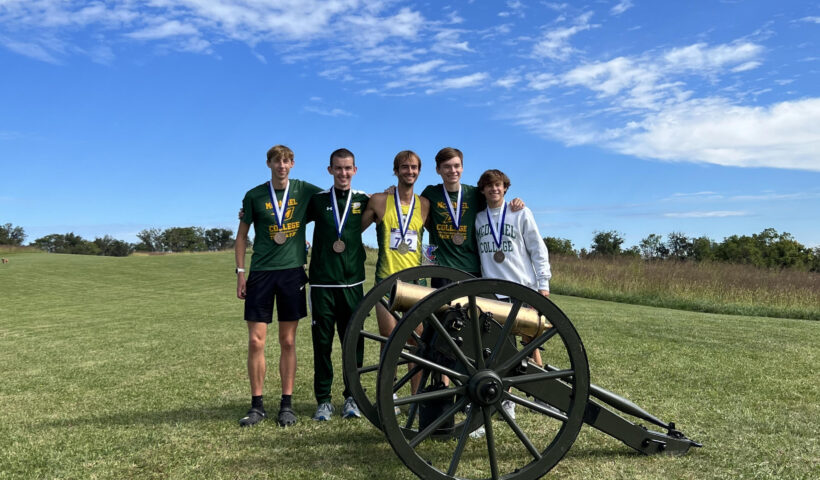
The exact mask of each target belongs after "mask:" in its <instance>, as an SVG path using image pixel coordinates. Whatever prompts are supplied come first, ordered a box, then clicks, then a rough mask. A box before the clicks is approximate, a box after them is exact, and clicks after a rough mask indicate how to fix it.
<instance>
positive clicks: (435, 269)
mask: <svg viewBox="0 0 820 480" xmlns="http://www.w3.org/2000/svg"><path fill="white" fill-rule="evenodd" d="M432 278H443V279H446V280H450V281H458V280H466V279H470V278H474V277H473V276H472V275H470V274H469V273H467V272H463V271H461V270H458V269H455V268H449V267H442V266H438V265H424V266H420V267H413V268H408V269H406V270H402V271H401V272H398V273H395V274H393V275H391V276H389V277H387V278H386V279H384V280H382V281H381V282H379V283H378V284H377V285H374V286H373V288H371V289H370V291H369V292H367V294H366V295H365V296H364V298H362V301H361V302H360V303H359V308H357V309H356V311H355V312H354V313H353V316H352V317H351V318H350V322H348V325H347V330H346V331H345V338H344V342H343V344H342V368H343V371H344V379H345V384H346V386H347V388H348V390H349V391H350V393H351V395H352V396H353V399H354V400H356V404H357V405H358V406H359V410H360V411H361V412H362V414H363V415H364V416H365V417H366V418H367V419H368V420H370V423H372V424H373V425H375V426H376V428H378V429H381V423H380V422H379V413H378V411H377V410H376V406H375V405H376V376H377V374H378V369H379V365H378V363H373V362H370V363H369V364H368V363H367V362H366V363H365V364H364V365H362V366H361V367H359V366H358V364H357V361H356V360H357V359H356V347H357V345H358V343H359V342H364V348H365V352H368V351H369V350H370V349H375V351H378V349H380V348H381V346H382V345H384V344H385V343H386V342H387V338H386V337H383V336H381V335H380V334H379V328H378V326H377V325H376V320H375V319H376V311H375V310H376V305H377V304H378V303H381V304H382V305H384V306H385V307H387V301H386V300H385V298H384V297H385V296H386V295H389V294H390V290H391V289H392V288H393V285H395V284H396V281H397V280H401V281H402V282H416V281H418V280H421V279H432ZM394 315H396V318H397V320H401V317H400V316H399V315H400V314H397V313H394ZM369 316H370V317H371V318H372V321H371V322H369V324H366V320H367V318H368V317H369ZM371 357H372V355H371ZM376 358H378V356H376ZM362 377H366V378H367V379H369V382H364V383H367V384H370V385H372V388H371V390H370V395H369V396H368V392H367V388H366V387H364V386H363V378H362Z"/></svg>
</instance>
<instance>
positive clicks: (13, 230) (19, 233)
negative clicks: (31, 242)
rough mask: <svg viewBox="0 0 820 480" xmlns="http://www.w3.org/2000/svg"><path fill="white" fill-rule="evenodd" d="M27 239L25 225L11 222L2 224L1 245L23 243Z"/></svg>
mask: <svg viewBox="0 0 820 480" xmlns="http://www.w3.org/2000/svg"><path fill="white" fill-rule="evenodd" d="M25 239H26V232H25V230H23V227H15V226H13V225H12V224H10V223H7V224H5V225H0V245H22V244H23V241H24V240H25Z"/></svg>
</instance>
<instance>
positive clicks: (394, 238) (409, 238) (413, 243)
mask: <svg viewBox="0 0 820 480" xmlns="http://www.w3.org/2000/svg"><path fill="white" fill-rule="evenodd" d="M401 243H402V238H401V232H400V231H399V229H398V228H391V229H390V250H398V248H399V244H401ZM404 243H405V244H407V246H408V247H409V248H410V251H411V252H417V251H418V247H419V234H418V232H417V231H415V230H407V233H405V234H404Z"/></svg>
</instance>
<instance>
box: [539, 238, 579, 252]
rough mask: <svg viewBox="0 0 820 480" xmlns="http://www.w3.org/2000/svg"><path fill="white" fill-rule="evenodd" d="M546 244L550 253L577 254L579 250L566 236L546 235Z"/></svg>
mask: <svg viewBox="0 0 820 480" xmlns="http://www.w3.org/2000/svg"><path fill="white" fill-rule="evenodd" d="M544 245H546V246H547V250H548V251H549V253H550V254H555V255H572V256H576V255H577V252H576V251H575V249H574V248H573V245H572V242H571V241H569V239H566V238H557V237H544Z"/></svg>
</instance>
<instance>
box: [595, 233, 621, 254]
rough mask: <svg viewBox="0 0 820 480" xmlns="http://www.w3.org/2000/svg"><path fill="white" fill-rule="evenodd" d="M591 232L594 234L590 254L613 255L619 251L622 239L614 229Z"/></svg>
mask: <svg viewBox="0 0 820 480" xmlns="http://www.w3.org/2000/svg"><path fill="white" fill-rule="evenodd" d="M593 233H595V236H594V237H593V238H592V245H591V254H592V255H604V256H614V255H618V254H619V253H621V245H623V243H624V239H623V237H622V236H621V234H620V233H618V232H616V231H615V230H610V231H607V232H600V231H596V232H593Z"/></svg>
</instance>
